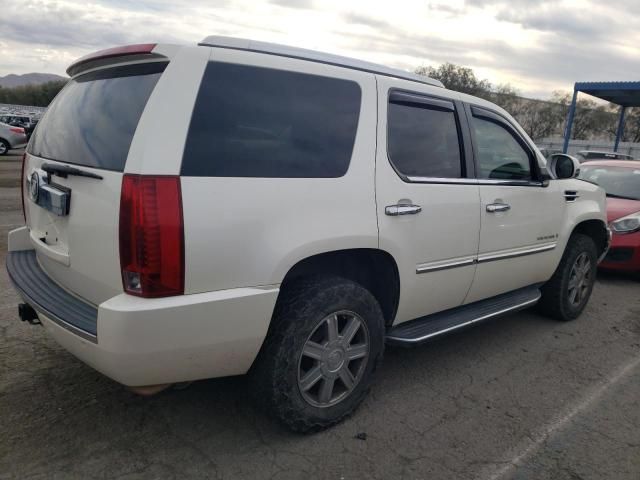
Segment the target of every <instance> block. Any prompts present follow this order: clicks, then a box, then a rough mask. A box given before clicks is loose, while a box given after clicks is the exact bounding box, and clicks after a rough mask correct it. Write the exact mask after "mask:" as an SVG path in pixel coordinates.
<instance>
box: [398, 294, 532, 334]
mask: <svg viewBox="0 0 640 480" xmlns="http://www.w3.org/2000/svg"><path fill="white" fill-rule="evenodd" d="M540 296H541V293H540V289H539V288H538V286H537V285H535V286H531V287H525V288H521V289H519V290H515V291H513V292H509V293H504V294H502V295H498V296H496V297H492V298H489V299H487V300H481V301H479V302H474V303H470V304H468V305H462V306H460V307H456V308H452V309H451V310H447V311H445V312H439V313H434V314H432V315H427V316H426V317H422V318H418V319H416V320H411V321H409V322H404V323H401V324H400V325H398V326H397V327H393V328H391V329H390V330H389V331H388V332H387V337H386V342H387V343H388V344H390V345H409V344H416V343H420V342H424V341H426V340H428V339H430V338H433V337H435V336H437V335H442V334H443V333H447V332H450V331H452V330H456V329H458V328H462V327H466V326H468V325H472V324H474V323H476V322H481V321H483V320H488V319H490V318H493V317H497V316H499V315H503V314H506V313H510V312H515V311H517V310H522V309H523V308H527V307H530V306H532V305H535V304H536V303H537V302H538V300H540Z"/></svg>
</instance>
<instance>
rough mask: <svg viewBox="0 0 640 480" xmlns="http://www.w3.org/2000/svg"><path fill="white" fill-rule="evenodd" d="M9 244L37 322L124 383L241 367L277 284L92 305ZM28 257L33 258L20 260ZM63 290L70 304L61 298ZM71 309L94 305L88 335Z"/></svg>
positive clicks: (264, 324) (264, 325)
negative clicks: (65, 288) (66, 289)
mask: <svg viewBox="0 0 640 480" xmlns="http://www.w3.org/2000/svg"><path fill="white" fill-rule="evenodd" d="M19 230H26V228H25V229H19ZM15 232H18V231H14V232H11V234H14V233H15ZM19 234H20V235H23V234H24V232H20V233H19ZM12 244H13V245H20V244H21V242H20V241H19V238H15V237H14V239H13V242H12V241H11V239H10V252H9V253H8V256H7V270H8V271H9V276H10V277H11V279H12V282H13V283H14V285H15V287H16V290H18V292H19V293H20V294H21V296H22V297H23V299H24V301H25V302H26V303H28V304H29V305H31V306H32V307H33V308H34V309H35V310H36V311H37V312H38V316H39V318H40V321H41V322H42V324H43V326H44V327H45V329H46V330H47V331H48V332H49V333H50V334H51V336H53V337H54V339H55V340H56V341H57V342H58V343H59V344H60V345H62V346H63V347H64V348H65V349H67V350H68V351H69V352H71V353H72V354H73V355H75V356H76V357H78V358H79V359H80V360H82V361H83V362H85V363H87V364H88V365H90V366H92V367H93V368H95V369H96V370H98V371H100V372H102V373H103V374H105V375H106V376H108V377H110V378H112V379H114V380H116V381H117V382H120V383H122V384H124V385H128V386H143V385H154V384H161V383H173V382H182V381H188V380H198V379H202V378H212V377H221V376H228V375H239V374H243V373H246V372H247V370H248V369H249V368H250V367H251V364H252V363H253V360H254V359H255V357H256V355H257V353H258V351H259V350H260V347H261V346H262V342H263V340H264V338H265V336H266V333H267V329H268V326H269V322H270V320H271V314H272V312H273V308H274V306H275V302H276V299H277V296H278V291H279V289H278V288H277V287H264V288H236V289H230V290H221V291H216V292H208V293H200V294H193V295H182V296H176V297H167V298H157V299H145V298H138V297H134V296H131V295H127V294H121V295H117V296H115V297H113V298H111V299H109V300H107V301H106V302H103V303H102V304H100V305H98V306H93V305H90V304H87V303H86V302H83V301H82V300H79V299H78V298H77V297H75V296H73V295H71V294H70V293H69V292H67V291H65V290H64V289H62V288H61V287H60V286H58V285H57V284H55V283H54V282H53V281H52V280H51V279H49V278H48V277H47V276H46V273H44V271H42V269H40V268H39V265H38V264H37V259H36V257H35V252H33V251H32V250H31V251H24V250H23V251H15V250H14V251H11V245H12ZM28 258H31V259H32V260H33V262H35V265H34V263H33V262H30V263H29V264H28V266H26V267H25V263H24V262H25V259H28ZM18 259H20V261H16V260H18ZM49 283H50V284H53V285H54V286H55V287H57V289H59V290H55V289H54V287H53V286H52V285H50V284H49ZM53 291H55V292H57V295H55V294H52V292H53ZM43 292H44V293H43ZM60 295H62V297H60ZM68 297H70V298H71V299H73V300H74V301H75V302H76V303H73V304H69V305H66V304H67V303H68V302H69V298H68ZM61 298H62V299H61ZM65 305H66V309H65V308H63V307H64V306H65ZM78 309H80V311H82V309H84V310H85V313H86V312H88V311H93V312H95V324H94V325H95V334H93V333H92V332H91V325H90V323H89V324H82V325H79V324H78V321H77V320H78V318H77V314H78V311H79V310H78ZM87 325H88V326H87Z"/></svg>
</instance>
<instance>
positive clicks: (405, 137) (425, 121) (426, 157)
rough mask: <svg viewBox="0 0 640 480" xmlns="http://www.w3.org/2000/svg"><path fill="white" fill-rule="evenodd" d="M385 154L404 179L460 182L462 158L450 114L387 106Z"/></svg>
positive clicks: (418, 106) (402, 105) (422, 107)
mask: <svg viewBox="0 0 640 480" xmlns="http://www.w3.org/2000/svg"><path fill="white" fill-rule="evenodd" d="M387 139H388V140H387V141H388V153H389V158H390V160H391V163H392V164H393V165H394V166H395V168H396V170H397V171H398V172H399V173H401V174H402V175H406V176H407V177H431V178H460V177H462V173H463V171H462V155H461V153H460V141H459V137H458V127H457V122H456V117H455V112H454V111H453V110H448V109H447V110H445V109H438V108H435V107H431V106H429V105H428V104H419V103H416V104H411V103H395V102H393V101H392V102H390V103H389V111H388V132H387Z"/></svg>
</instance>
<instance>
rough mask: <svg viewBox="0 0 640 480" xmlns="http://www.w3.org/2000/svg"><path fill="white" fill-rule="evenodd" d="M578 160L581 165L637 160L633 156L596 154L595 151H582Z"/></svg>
mask: <svg viewBox="0 0 640 480" xmlns="http://www.w3.org/2000/svg"><path fill="white" fill-rule="evenodd" d="M577 158H578V160H579V161H580V163H584V162H587V161H591V160H635V159H634V158H633V157H632V156H631V155H625V154H624V153H615V152H596V151H593V150H582V151H581V152H578V154H577Z"/></svg>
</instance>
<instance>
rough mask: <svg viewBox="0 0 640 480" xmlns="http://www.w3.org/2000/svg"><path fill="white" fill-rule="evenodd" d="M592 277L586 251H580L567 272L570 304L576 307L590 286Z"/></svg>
mask: <svg viewBox="0 0 640 480" xmlns="http://www.w3.org/2000/svg"><path fill="white" fill-rule="evenodd" d="M592 277H593V273H592V268H591V259H590V258H589V255H588V254H587V252H582V253H581V254H580V255H578V257H577V258H576V261H575V262H574V263H573V266H572V267H571V273H570V274H569V286H568V296H569V303H571V305H572V306H574V307H578V306H579V305H580V304H581V303H582V301H583V300H584V298H585V296H586V294H587V293H588V290H589V287H590V286H591V282H592Z"/></svg>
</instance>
